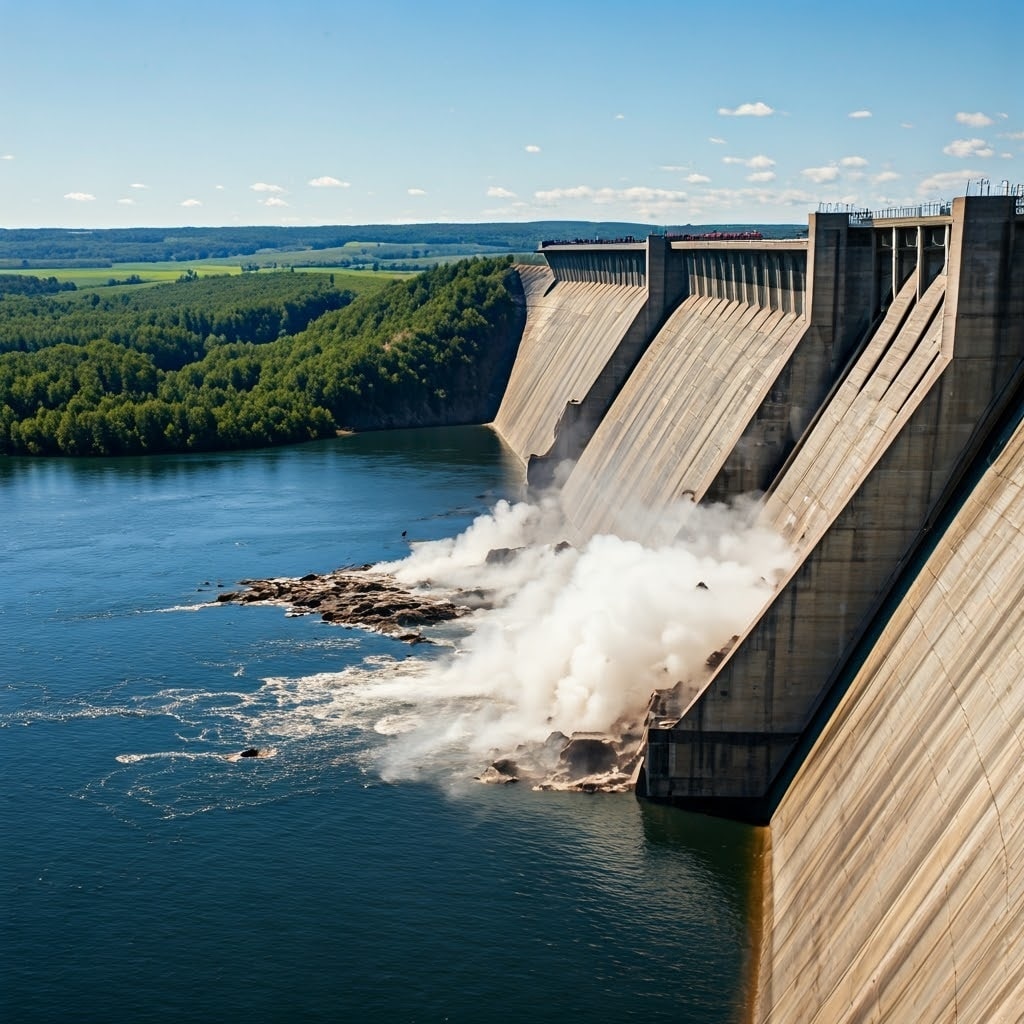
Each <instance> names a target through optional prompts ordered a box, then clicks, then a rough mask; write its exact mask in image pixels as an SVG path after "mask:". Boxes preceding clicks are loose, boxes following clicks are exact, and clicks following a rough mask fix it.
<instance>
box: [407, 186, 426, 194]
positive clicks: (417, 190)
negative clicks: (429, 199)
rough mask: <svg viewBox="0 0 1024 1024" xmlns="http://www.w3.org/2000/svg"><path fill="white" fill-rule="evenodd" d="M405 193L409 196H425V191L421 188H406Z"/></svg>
mask: <svg viewBox="0 0 1024 1024" xmlns="http://www.w3.org/2000/svg"><path fill="white" fill-rule="evenodd" d="M405 191H406V192H408V193H409V195H411V196H425V195H426V194H427V191H426V189H422V188H407V189H406V190H405Z"/></svg>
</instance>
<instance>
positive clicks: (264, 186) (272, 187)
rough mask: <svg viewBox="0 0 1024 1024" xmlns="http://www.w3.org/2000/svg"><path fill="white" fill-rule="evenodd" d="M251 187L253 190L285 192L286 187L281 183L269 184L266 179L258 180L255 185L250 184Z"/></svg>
mask: <svg viewBox="0 0 1024 1024" xmlns="http://www.w3.org/2000/svg"><path fill="white" fill-rule="evenodd" d="M249 188H251V189H252V190H253V192H278V193H280V192H283V191H284V189H283V188H282V187H281V186H280V185H268V184H267V183H266V182H265V181H257V182H256V183H255V184H254V185H250V186H249Z"/></svg>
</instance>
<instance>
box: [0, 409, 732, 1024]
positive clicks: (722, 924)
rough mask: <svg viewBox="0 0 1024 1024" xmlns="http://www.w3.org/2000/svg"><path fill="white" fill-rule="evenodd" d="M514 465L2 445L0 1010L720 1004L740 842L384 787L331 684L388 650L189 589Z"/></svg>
mask: <svg viewBox="0 0 1024 1024" xmlns="http://www.w3.org/2000/svg"><path fill="white" fill-rule="evenodd" d="M519 475H520V474H519V470H518V468H517V467H516V466H515V465H513V464H512V463H511V462H510V460H509V458H508V456H507V455H506V454H505V453H504V452H503V450H502V449H501V447H500V445H499V444H498V442H497V441H496V439H495V438H494V436H493V435H492V434H491V433H490V432H488V431H487V430H486V429H484V428H460V429H454V430H435V431H418V432H395V433H387V434H378V435H361V436H356V437H350V438H339V439H337V440H335V441H329V442H322V443H317V444H312V445H308V446H303V447H296V448H291V449H286V450H276V451H266V452H247V453H241V454H224V455H216V456H187V457H162V458H158V459H123V460H52V461H33V460H11V459H8V460H5V461H2V462H0V514H2V523H3V529H2V533H0V573H2V581H3V582H2V584H0V652H2V653H0V657H2V661H0V754H2V764H3V773H4V785H3V789H2V793H0V953H2V956H0V1017H2V1019H3V1020H5V1021H12V1022H15V1021H50V1020H58V1019H61V1020H63V1019H66V1018H67V1017H69V1016H71V1017H73V1018H75V1019H77V1020H85V1021H139V1022H146V1021H161V1022H162V1021H191V1020H217V1021H236V1020H247V1021H253V1020H255V1021H285V1020H288V1021H294V1020H302V1021H321V1020H322V1021H368V1022H376V1021H382V1022H391V1021H395V1022H400V1021H410V1022H412V1021H417V1022H420V1021H424V1022H430V1021H439V1022H440V1021H452V1022H457V1021H466V1022H470V1021H497V1020H500V1021H509V1022H515V1021H524V1022H537V1021H559V1022H565V1021H573V1020H588V1021H629V1020H636V1021H641V1020H642V1021H661V1020H673V1021H687V1022H698V1024H700V1022H708V1024H709V1022H726V1021H732V1020H734V1019H736V1011H737V1007H738V1006H739V1003H740V995H739V993H740V991H741V987H742V986H741V974H742V969H743V963H744V957H745V955H746V950H747V946H748V943H749V937H748V923H747V922H748V908H747V903H748V898H749V897H748V888H749V878H750V869H749V857H750V854H751V848H752V836H751V833H750V832H749V831H748V830H745V829H743V828H740V827H738V826H733V825H730V824H727V823H722V822H715V821H712V820H710V819H704V818H699V817H692V816H687V815H684V814H681V813H679V812H674V811H670V810H666V809H662V808H653V807H647V806H641V805H639V804H638V803H637V802H636V801H635V800H634V799H633V798H632V797H631V796H609V795H603V796H581V795H572V794H563V793H538V792H532V791H530V790H529V789H528V788H526V787H525V786H524V787H517V786H506V787H492V786H482V785H479V784H477V783H474V782H472V781H470V780H467V781H466V782H465V784H463V785H458V784H455V785H453V784H452V778H451V774H450V773H445V772H443V771H437V770H436V766H434V767H431V766H427V770H426V771H425V773H424V775H423V776H422V777H421V778H418V779H417V780H416V781H398V782H385V781H383V779H382V776H381V773H380V771H379V770H378V767H377V765H378V759H377V754H378V753H379V751H380V750H381V749H382V748H383V747H384V746H386V745H387V744H388V743H389V742H391V739H390V738H389V737H388V736H386V735H382V734H381V733H379V732H377V731H375V730H374V729H372V728H367V726H366V722H367V719H366V716H365V714H363V713H361V712H360V707H359V699H360V698H359V692H358V687H356V686H354V685H349V686H348V687H347V688H345V687H341V686H340V684H332V683H330V682H329V680H330V679H332V678H334V677H333V676H331V673H337V672H340V671H342V670H344V669H346V668H350V667H352V666H359V665H362V666H365V667H367V668H369V669H370V670H371V671H372V670H373V667H374V666H375V665H376V664H378V663H381V664H383V663H386V662H387V661H388V660H389V659H401V658H404V657H405V656H406V655H407V653H408V650H409V649H408V648H405V647H404V646H403V645H401V644H399V643H398V642H396V641H393V640H388V639H386V638H383V637H379V636H376V635H373V634H367V633H362V632H359V631H354V630H348V629H343V628H339V627H337V626H329V625H326V624H324V623H322V622H320V621H319V620H317V619H316V618H314V617H289V616H286V615H285V614H284V613H283V612H282V610H281V609H280V608H272V607H240V606H234V605H216V604H214V602H215V599H216V596H217V594H218V593H219V592H221V591H222V590H223V589H225V588H228V587H231V586H233V585H234V584H235V583H236V581H237V580H239V579H241V578H244V577H261V576H275V575H301V574H303V573H306V572H310V571H323V570H327V569H331V568H334V567H337V566H340V565H346V564H357V563H364V562H374V561H378V560H391V559H397V558H401V557H402V556H403V555H404V553H405V552H406V551H407V539H406V538H403V536H402V532H403V531H406V533H407V535H408V539H409V540H428V539H434V538H440V537H445V536H451V535H454V534H456V533H458V532H459V531H461V530H462V529H464V528H465V527H466V526H467V525H468V524H469V523H470V522H471V521H472V519H473V517H474V516H476V515H477V514H479V513H481V512H483V511H485V510H486V509H487V508H489V507H490V506H491V505H492V504H493V502H494V501H495V500H496V499H498V498H499V497H502V496H515V494H516V490H517V487H518V479H519ZM417 650H419V649H417ZM364 710H365V709H364ZM249 745H258V746H260V747H261V748H265V749H268V750H272V751H274V752H275V756H271V757H266V758H258V759H246V760H241V761H234V762H232V761H229V760H226V758H225V755H229V754H232V753H237V752H238V751H240V750H241V749H243V748H244V747H247V746H249ZM432 772H433V773H434V774H432ZM435 776H436V777H435Z"/></svg>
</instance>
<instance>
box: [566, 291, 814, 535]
mask: <svg viewBox="0 0 1024 1024" xmlns="http://www.w3.org/2000/svg"><path fill="white" fill-rule="evenodd" d="M805 326H806V325H805V322H804V320H803V318H802V317H799V316H796V315H795V314H792V313H786V312H783V311H781V310H770V309H767V308H762V307H759V306H756V305H748V304H746V303H744V302H736V301H730V300H727V299H722V298H716V297H712V296H703V295H693V296H690V297H689V298H687V299H686V300H685V301H684V302H683V303H682V304H681V305H680V306H679V307H678V308H677V309H676V311H675V312H674V313H673V314H672V315H671V316H670V317H669V319H668V321H667V322H666V323H665V325H664V327H662V329H661V330H660V331H659V332H658V334H657V336H656V337H655V339H654V341H653V342H652V343H651V345H650V346H649V348H648V349H647V351H646V352H645V353H644V355H643V357H642V358H641V360H640V362H639V363H638V365H637V367H636V369H635V370H634V371H633V373H632V374H631V375H630V377H629V380H628V381H627V382H626V384H625V385H624V387H623V388H622V390H621V392H620V393H619V395H618V396H617V398H616V399H615V401H614V403H613V404H612V406H611V408H610V409H609V411H608V413H607V414H606V415H605V417H604V419H603V420H602V422H601V424H600V426H599V427H598V428H597V430H596V431H595V433H594V436H593V438H592V439H591V441H590V443H589V444H588V445H587V447H586V449H585V450H584V452H583V454H582V455H581V457H580V459H579V461H578V462H577V464H576V466H575V467H574V469H573V471H572V473H571V474H570V475H569V478H568V480H567V481H566V483H565V486H564V487H563V490H562V502H563V507H564V509H565V512H566V515H567V518H568V519H569V521H570V523H571V524H572V526H573V529H574V531H575V534H576V539H577V541H582V540H585V539H586V538H587V537H590V536H592V535H594V534H595V533H602V532H614V533H617V534H619V535H620V536H624V537H631V538H634V539H637V540H641V541H648V542H659V541H664V540H669V539H671V537H666V536H664V535H663V531H664V529H665V528H666V526H667V524H668V522H669V520H668V519H667V518H665V517H664V515H663V513H664V512H665V510H666V509H667V508H668V507H669V506H670V505H672V504H673V503H674V502H676V501H678V500H680V499H683V498H691V499H694V500H699V498H701V497H702V496H703V495H704V493H705V492H706V490H707V488H708V486H709V484H710V483H711V481H712V480H713V479H714V477H715V474H716V473H717V472H718V470H719V469H720V467H721V465H722V463H723V462H724V460H725V459H726V457H727V456H728V454H729V453H730V451H731V450H732V448H733V446H734V444H735V442H736V440H737V439H738V438H739V436H740V434H741V433H742V431H743V429H744V427H745V426H746V425H747V423H748V422H749V421H750V419H751V417H752V416H753V415H754V412H755V410H756V409H757V407H758V405H759V404H760V402H761V401H762V399H763V397H764V395H765V393H766V392H767V390H768V389H769V388H770V387H771V385H772V382H773V381H774V380H775V378H776V376H777V374H778V371H779V368H780V367H781V366H782V365H783V364H784V363H785V361H786V359H787V358H788V357H789V355H790V353H791V352H792V350H793V348H794V346H795V345H796V344H797V342H798V341H799V340H800V338H801V337H802V335H803V331H804V329H805ZM641 453H642V454H641Z"/></svg>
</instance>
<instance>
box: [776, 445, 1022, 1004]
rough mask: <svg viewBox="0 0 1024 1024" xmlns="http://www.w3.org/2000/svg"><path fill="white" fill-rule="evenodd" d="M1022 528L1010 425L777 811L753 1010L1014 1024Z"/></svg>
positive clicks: (1017, 454) (1017, 451) (1018, 453)
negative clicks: (766, 935) (767, 945)
mask: <svg viewBox="0 0 1024 1024" xmlns="http://www.w3.org/2000/svg"><path fill="white" fill-rule="evenodd" d="M1022 522H1024V426H1019V427H1018V428H1017V430H1016V432H1015V433H1014V435H1013V437H1012V439H1011V441H1010V443H1009V444H1008V445H1007V446H1006V447H1005V449H1004V450H1003V451H1002V453H1001V454H1000V455H999V456H998V458H997V459H996V461H995V462H994V464H993V465H992V466H991V467H990V469H989V470H988V471H987V472H986V473H985V474H984V476H983V478H982V480H981V482H980V483H979V484H978V485H977V486H976V487H975V488H974V489H973V492H972V493H971V495H970V497H969V498H968V499H967V501H966V503H965V504H964V505H963V507H962V508H961V509H960V511H959V512H958V513H957V515H956V516H955V518H954V520H953V522H952V525H951V526H950V527H949V528H948V529H947V530H946V531H945V533H944V534H943V537H942V539H941V541H940V542H939V543H938V544H937V545H936V547H935V550H934V551H933V552H932V554H931V556H930V557H929V558H928V560H927V561H926V563H925V564H924V566H923V568H922V570H921V572H920V573H919V574H918V575H917V577H916V579H915V581H914V583H913V584H912V585H911V587H910V590H909V592H908V593H907V594H906V596H905V598H904V599H903V600H902V601H901V602H900V604H899V606H898V608H897V609H896V611H895V613H894V615H893V616H892V618H891V619H890V620H889V622H888V624H887V625H886V627H885V629H884V630H883V631H882V633H881V636H880V637H879V639H878V641H877V642H876V643H874V644H873V646H872V649H871V651H870V653H869V655H868V656H867V659H866V660H865V661H864V663H863V665H862V666H861V668H860V670H859V671H858V672H857V673H856V675H855V677H854V679H853V681H852V684H851V685H850V687H849V689H848V690H847V692H846V694H845V696H844V697H843V699H842V700H841V701H840V703H839V705H838V707H837V708H836V710H835V712H834V713H833V714H832V716H831V718H830V720H829V722H828V725H827V726H826V728H825V729H824V730H823V732H822V733H821V735H820V736H819V737H818V740H817V742H816V743H815V744H814V746H813V747H812V749H811V751H810V752H809V754H808V756H807V757H806V758H805V759H804V761H803V764H802V766H801V768H800V769H799V771H798V772H797V774H796V776H795V778H794V780H793V782H792V783H791V785H790V787H789V789H788V791H787V793H786V795H785V797H784V798H783V800H782V802H781V804H780V805H779V807H778V809H777V810H776V812H775V815H774V816H773V819H772V849H773V855H772V869H771V870H772V877H771V890H772V898H773V925H772V940H771V949H770V953H768V954H767V955H769V956H770V960H771V963H770V966H769V965H768V964H765V965H764V966H763V968H762V971H765V970H767V971H769V973H770V975H771V979H772V983H771V986H770V987H766V988H765V989H764V990H763V991H762V994H761V1004H760V1006H759V1008H758V1019H759V1020H762V1021H765V1022H767V1021H769V1020H771V1021H807V1022H818V1024H843V1022H846V1021H862V1020H866V1019H872V1020H893V1021H896V1020H914V1021H939V1020H957V1021H961V1022H968V1021H969V1022H979V1024H980V1022H991V1021H1008V1022H1009V1021H1016V1020H1019V1019H1020V1012H1021V1009H1020V1008H1021V1006H1022V1005H1024V973H1022V972H1021V971H1020V970H1019V950H1020V948H1021V946H1022V943H1024V872H1022V871H1021V870H1020V865H1021V863H1024V786H1022V784H1021V783H1022V773H1021V764H1022V763H1024V726H1022V724H1021V723H1022V722H1024V687H1021V686H1020V684H1019V681H1020V679H1021V678H1022V676H1024V532H1022V531H1021V529H1020V524H1021V523H1022ZM826 935H827V941H826V939H825V936H826Z"/></svg>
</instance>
